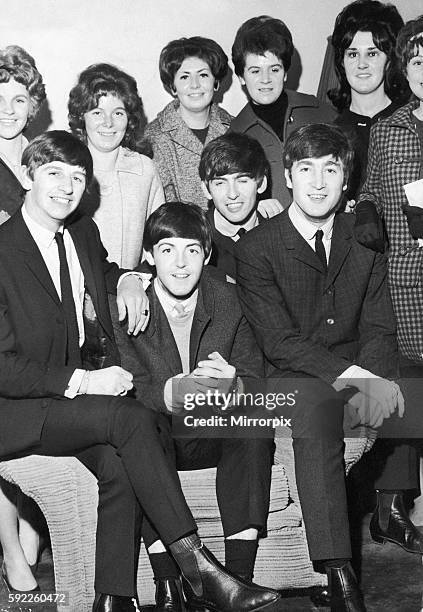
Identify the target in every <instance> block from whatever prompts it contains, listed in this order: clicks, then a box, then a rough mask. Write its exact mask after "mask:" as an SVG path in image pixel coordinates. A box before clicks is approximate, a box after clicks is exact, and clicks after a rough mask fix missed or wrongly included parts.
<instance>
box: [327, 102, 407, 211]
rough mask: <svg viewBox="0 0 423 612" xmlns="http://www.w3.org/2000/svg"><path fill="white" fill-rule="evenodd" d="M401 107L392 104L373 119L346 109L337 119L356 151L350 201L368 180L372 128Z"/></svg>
mask: <svg viewBox="0 0 423 612" xmlns="http://www.w3.org/2000/svg"><path fill="white" fill-rule="evenodd" d="M399 106H400V105H399V104H398V103H394V102H392V103H391V104H390V105H389V106H387V107H386V108H384V109H383V110H381V111H380V113H377V114H376V115H374V116H373V117H367V116H366V115H359V114H358V113H354V112H352V111H351V110H349V109H348V108H346V109H344V110H343V111H342V112H341V113H340V114H339V115H338V116H337V117H336V119H335V121H334V123H335V125H337V126H339V127H340V128H342V130H343V131H344V132H346V133H347V135H348V137H349V138H350V139H351V142H352V145H353V149H354V165H353V171H352V173H351V177H350V179H349V181H348V192H347V197H348V199H349V200H355V199H356V198H357V196H358V194H359V192H360V188H361V186H362V185H363V183H364V180H365V178H366V170H367V158H368V149H369V140H370V128H371V127H372V125H374V124H375V123H377V122H378V121H380V120H381V119H385V118H386V117H390V116H391V115H392V113H394V112H395V111H396V110H397V108H399Z"/></svg>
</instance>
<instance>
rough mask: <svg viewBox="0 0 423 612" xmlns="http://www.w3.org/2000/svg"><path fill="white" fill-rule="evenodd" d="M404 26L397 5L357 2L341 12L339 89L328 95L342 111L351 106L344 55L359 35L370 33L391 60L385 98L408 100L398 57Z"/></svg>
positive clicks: (336, 40) (335, 41)
mask: <svg viewBox="0 0 423 612" xmlns="http://www.w3.org/2000/svg"><path fill="white" fill-rule="evenodd" d="M403 25H404V22H403V20H402V17H401V15H400V14H399V12H398V10H397V8H396V7H395V6H394V5H393V4H384V3H382V2H379V1H378V0H356V1H355V2H352V3H351V4H348V5H347V6H346V7H345V8H344V9H343V10H342V11H341V12H340V13H339V15H338V16H337V18H336V21H335V27H334V30H333V34H332V45H333V48H334V51H335V71H336V75H337V77H338V80H339V86H338V87H336V88H334V89H331V90H330V91H329V92H328V97H329V99H330V100H331V101H332V103H333V105H334V106H335V107H336V108H337V109H338V110H339V111H342V110H343V109H344V108H348V107H349V105H350V103H351V87H350V85H349V83H348V80H347V77H346V74H345V67H344V55H345V51H346V50H347V49H348V47H349V46H350V45H351V42H352V40H353V38H354V36H355V35H356V34H357V32H370V33H371V34H372V37H373V42H374V44H375V46H376V47H377V48H378V49H379V50H380V51H383V53H385V55H386V56H387V58H388V59H387V63H386V66H385V79H384V81H385V83H384V86H385V92H386V95H387V96H388V97H389V98H390V99H391V100H392V101H393V102H402V101H405V99H406V98H407V96H408V95H409V90H408V86H407V83H406V81H405V79H404V77H403V75H402V74H401V71H400V69H399V66H398V62H397V58H396V54H395V43H396V39H397V36H398V32H399V31H400V29H401V28H402V26H403Z"/></svg>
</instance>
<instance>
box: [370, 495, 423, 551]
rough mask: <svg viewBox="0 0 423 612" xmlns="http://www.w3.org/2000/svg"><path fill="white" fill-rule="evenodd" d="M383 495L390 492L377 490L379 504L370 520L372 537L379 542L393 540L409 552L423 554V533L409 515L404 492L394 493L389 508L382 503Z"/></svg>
mask: <svg viewBox="0 0 423 612" xmlns="http://www.w3.org/2000/svg"><path fill="white" fill-rule="evenodd" d="M382 495H389V494H387V493H383V492H381V491H377V505H376V509H375V511H374V512H373V516H372V518H371V521H370V535H371V537H372V539H373V540H374V541H375V542H378V543H379V544H384V543H385V542H386V541H387V542H392V543H393V544H398V546H401V547H402V548H403V549H404V550H406V551H407V552H411V553H416V554H419V555H421V554H423V538H422V534H421V533H420V531H419V530H418V529H417V527H415V526H414V525H413V523H412V522H411V521H410V519H409V517H408V513H407V511H406V509H405V507H404V500H403V494H402V493H392V494H391V496H392V501H391V504H390V507H389V508H385V507H384V506H383V505H382V499H381V498H382ZM384 514H385V515H386V516H384ZM381 523H382V524H381Z"/></svg>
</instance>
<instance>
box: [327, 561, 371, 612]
mask: <svg viewBox="0 0 423 612" xmlns="http://www.w3.org/2000/svg"><path fill="white" fill-rule="evenodd" d="M327 573H328V582H329V585H328V588H329V592H330V610H331V612H366V607H365V605H364V600H363V595H362V593H361V591H360V589H359V586H358V583H357V578H356V577H355V573H354V570H353V568H352V567H351V563H346V564H345V565H343V566H342V567H339V568H338V567H330V568H329V569H328V572H327Z"/></svg>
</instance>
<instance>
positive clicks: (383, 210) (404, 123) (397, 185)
mask: <svg viewBox="0 0 423 612" xmlns="http://www.w3.org/2000/svg"><path fill="white" fill-rule="evenodd" d="M416 106H417V103H416V102H410V103H409V104H406V105H405V106H402V107H401V108H399V109H398V110H397V111H396V112H395V113H394V114H393V115H391V116H390V117H388V118H387V119H385V120H383V121H380V122H379V123H377V124H376V125H374V126H373V128H372V130H371V135H370V145H369V165H368V168H367V179H366V181H365V183H364V185H363V189H362V191H361V194H360V197H359V198H358V202H360V201H363V200H370V201H372V202H373V203H374V204H375V205H376V207H377V209H378V211H379V213H380V214H381V215H382V216H383V217H384V219H385V224H386V229H387V232H388V238H389V260H388V265H389V276H388V278H389V288H390V292H391V298H392V302H393V306H394V312H395V316H396V319H397V325H398V344H399V348H400V351H401V353H402V354H404V355H405V356H406V357H408V358H409V359H412V360H414V361H419V362H423V288H422V259H423V250H422V248H419V246H418V241H417V240H414V239H413V237H412V236H411V234H410V232H409V229H408V224H407V219H406V216H405V214H404V212H403V207H405V206H407V204H408V202H407V198H406V195H405V191H404V188H403V185H404V184H406V183H411V182H413V181H417V180H418V179H420V178H422V177H423V159H422V151H421V146H420V141H419V137H418V133H417V130H416V127H415V122H414V120H413V114H412V111H413V110H414V108H416Z"/></svg>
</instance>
